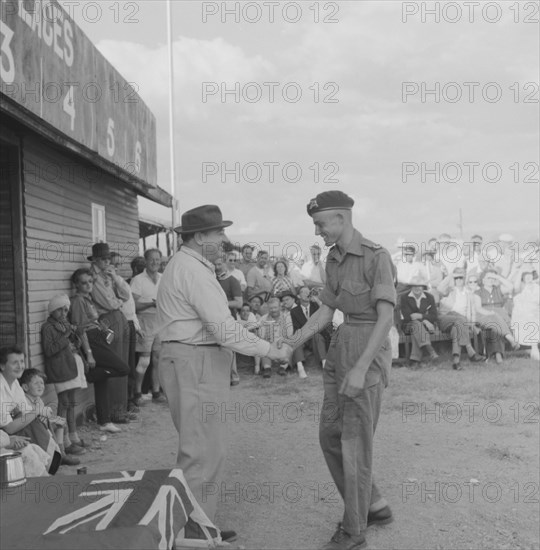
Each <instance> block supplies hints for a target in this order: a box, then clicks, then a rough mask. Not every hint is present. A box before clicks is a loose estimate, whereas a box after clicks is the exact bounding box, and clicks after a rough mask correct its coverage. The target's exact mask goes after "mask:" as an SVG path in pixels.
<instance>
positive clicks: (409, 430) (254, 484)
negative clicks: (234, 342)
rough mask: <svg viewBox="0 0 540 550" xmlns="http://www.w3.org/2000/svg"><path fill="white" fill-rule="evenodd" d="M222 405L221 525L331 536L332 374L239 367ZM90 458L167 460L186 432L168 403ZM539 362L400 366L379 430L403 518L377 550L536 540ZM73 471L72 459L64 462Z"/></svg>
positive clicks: (277, 539) (384, 530) (531, 543)
mask: <svg viewBox="0 0 540 550" xmlns="http://www.w3.org/2000/svg"><path fill="white" fill-rule="evenodd" d="M240 374H241V377H242V381H241V383H240V385H239V386H237V387H234V388H232V391H231V401H230V402H229V403H228V404H219V405H218V409H217V411H216V414H220V415H221V417H222V419H223V421H224V422H223V429H228V430H229V440H230V446H229V454H228V458H227V465H226V474H225V477H224V479H223V480H222V482H221V483H220V484H218V485H217V486H216V487H215V490H216V491H218V494H219V496H220V506H219V510H218V515H217V518H216V523H217V524H218V525H219V526H220V527H222V528H227V529H235V530H236V531H237V532H238V533H239V539H238V542H237V543H236V544H237V545H239V546H243V547H245V548H252V549H295V550H299V549H306V550H307V549H309V550H313V549H314V548H318V547H320V546H322V545H323V544H324V543H325V542H327V541H328V540H329V538H330V536H331V535H332V533H333V531H334V529H335V526H336V524H337V522H338V521H340V519H341V516H342V513H343V505H342V502H341V499H340V498H339V495H338V494H337V492H336V490H335V487H334V485H333V483H332V480H331V478H330V474H329V472H328V470H327V467H326V464H325V462H324V459H323V456H322V453H321V450H320V448H319V442H318V416H319V412H320V408H321V404H322V376H321V372H320V371H316V370H313V369H312V370H311V371H310V372H309V378H308V379H306V380H299V379H298V378H297V377H295V376H292V375H289V376H287V377H279V376H273V377H272V378H271V379H269V380H265V379H262V378H261V377H259V376H257V377H256V376H254V375H252V374H250V373H249V372H248V371H247V370H241V372H240ZM83 432H84V433H85V437H86V439H91V440H92V441H93V444H94V448H93V449H92V450H91V451H90V452H88V454H86V455H84V456H83V457H82V462H83V464H84V465H86V466H87V467H88V471H89V473H90V472H108V471H117V470H125V469H128V470H129V469H159V468H170V467H172V466H174V464H175V458H176V447H177V436H176V432H175V430H174V428H173V425H172V421H171V419H170V415H169V411H168V409H167V405H155V404H152V403H151V402H147V403H146V404H145V405H144V407H143V408H142V411H141V421H140V422H139V423H132V424H129V425H128V426H126V427H125V429H124V431H123V432H122V433H121V434H118V435H112V436H107V439H106V440H105V441H101V440H100V436H101V434H100V433H99V432H97V430H96V429H95V427H93V426H92V425H90V426H88V427H84V428H83ZM538 453H539V432H538V364H537V363H536V364H534V363H533V362H532V361H530V360H528V359H526V358H514V359H512V360H510V361H507V362H506V363H505V364H504V365H502V366H497V365H495V364H491V363H489V364H480V365H478V364H471V365H466V368H465V369H464V370H463V371H459V372H455V371H452V370H451V369H450V368H449V367H448V364H447V363H444V362H443V363H442V364H441V365H438V366H435V367H431V368H428V369H426V370H423V371H411V370H409V369H406V368H394V369H393V372H392V379H391V382H390V386H389V388H388V389H387V390H386V392H385V396H384V401H383V410H382V414H381V418H380V421H379V426H378V430H377V434H376V437H375V471H374V474H375V477H376V479H377V483H378V485H379V487H380V489H381V491H382V493H383V494H384V495H385V497H386V498H387V500H388V501H389V502H390V505H391V507H392V510H393V512H394V515H395V521H394V523H392V524H390V525H387V526H385V527H373V528H370V529H369V530H368V532H367V539H368V544H369V547H370V548H372V549H387V548H403V549H412V548H415V549H420V548H426V549H433V548H440V549H457V548H463V549H466V548H467V549H471V548H474V549H510V548H511V549H538V548H539V532H538V525H539V504H538V498H539V492H538V482H539V460H538ZM69 472H72V473H75V468H65V467H64V468H62V473H69Z"/></svg>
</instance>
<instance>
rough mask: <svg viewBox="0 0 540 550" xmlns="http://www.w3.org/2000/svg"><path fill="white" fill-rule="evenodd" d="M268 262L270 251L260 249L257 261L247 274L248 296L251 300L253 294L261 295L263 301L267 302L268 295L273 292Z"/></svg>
mask: <svg viewBox="0 0 540 550" xmlns="http://www.w3.org/2000/svg"><path fill="white" fill-rule="evenodd" d="M267 264H268V252H266V251H265V250H259V252H258V254H257V263H256V265H254V266H253V267H252V268H251V269H250V270H249V271H248V274H247V277H246V282H247V297H248V299H249V300H251V298H253V296H261V297H262V298H263V302H266V300H267V297H268V296H269V295H270V293H271V292H272V280H271V278H270V276H269V275H268V272H267V270H266V269H265V268H266V265H267Z"/></svg>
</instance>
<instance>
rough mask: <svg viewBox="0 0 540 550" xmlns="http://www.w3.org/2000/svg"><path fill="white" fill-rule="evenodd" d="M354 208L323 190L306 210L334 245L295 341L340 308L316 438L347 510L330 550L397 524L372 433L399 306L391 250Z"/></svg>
mask: <svg viewBox="0 0 540 550" xmlns="http://www.w3.org/2000/svg"><path fill="white" fill-rule="evenodd" d="M353 205H354V200H353V199H352V198H351V197H349V196H348V195H346V194H345V193H343V192H341V191H325V192H323V193H320V194H319V195H317V197H315V198H314V199H312V200H311V201H310V203H309V204H308V206H307V212H308V214H309V215H310V216H311V217H312V218H313V223H314V225H315V235H318V236H321V237H322V238H323V239H324V243H325V245H326V246H332V245H333V246H332V248H331V249H330V252H329V253H328V256H327V260H326V284H325V286H324V289H323V291H322V293H321V294H320V295H319V298H320V300H321V302H322V305H321V306H320V308H319V309H318V310H317V312H315V313H314V314H313V315H311V317H310V318H309V320H308V322H307V323H306V324H305V325H304V326H303V327H302V328H301V329H300V330H299V331H298V332H296V333H295V335H294V337H293V339H291V341H292V342H294V344H293V345H294V346H296V347H299V346H301V345H302V344H303V343H304V342H306V341H307V340H308V339H310V338H312V337H313V335H314V334H316V333H317V332H320V331H321V330H322V329H324V328H325V327H326V326H327V325H328V323H330V322H331V321H332V317H333V315H334V311H335V310H336V309H338V310H341V311H342V312H343V314H344V322H343V324H341V325H340V326H339V328H338V330H337V331H336V333H335V334H334V335H333V337H332V341H331V344H330V349H329V350H328V355H327V357H326V365H325V368H324V370H323V381H324V401H323V407H322V411H321V418H320V429H319V437H320V442H321V448H322V451H323V454H324V457H325V459H326V463H327V465H328V468H329V470H330V473H331V474H332V477H333V479H334V482H335V484H336V486H337V488H338V490H339V492H340V494H341V496H342V498H343V500H344V503H345V513H344V516H343V521H342V522H341V523H340V524H339V526H338V529H337V531H336V532H335V534H334V536H333V537H332V539H331V541H330V542H329V543H328V544H327V545H326V546H325V547H324V548H325V550H353V549H354V550H359V549H360V548H365V546H366V539H365V530H366V528H367V526H369V525H373V524H384V523H389V522H390V521H392V512H391V511H390V508H389V507H388V504H387V502H386V500H385V499H384V498H383V497H382V496H381V494H380V493H379V491H378V489H377V487H376V485H375V483H374V482H373V479H372V467H373V434H374V432H375V428H376V427H377V420H378V418H379V412H380V408H381V399H382V393H383V390H384V388H385V386H387V385H388V376H389V374H390V367H391V362H392V349H391V345H390V339H389V337H388V333H389V330H390V327H391V326H392V319H393V310H394V306H395V303H396V292H395V288H394V272H395V268H394V266H393V264H392V260H391V258H390V254H389V253H388V251H387V250H385V249H384V248H382V247H381V246H380V245H378V244H375V243H374V242H372V241H369V240H367V239H365V238H364V237H363V236H362V235H361V234H360V233H359V232H358V231H357V230H356V229H355V228H354V226H353V224H352V207H353Z"/></svg>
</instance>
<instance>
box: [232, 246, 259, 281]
mask: <svg viewBox="0 0 540 550" xmlns="http://www.w3.org/2000/svg"><path fill="white" fill-rule="evenodd" d="M254 265H255V260H254V259H253V247H252V246H251V245H250V244H245V245H244V246H243V247H242V258H241V260H240V261H239V262H238V263H237V266H236V267H237V268H238V269H239V270H240V271H241V272H242V273H243V274H244V277H246V279H247V274H248V273H249V270H250V269H251V268H252V267H253V266H254ZM246 284H247V281H246Z"/></svg>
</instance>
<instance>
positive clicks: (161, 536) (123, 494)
mask: <svg viewBox="0 0 540 550" xmlns="http://www.w3.org/2000/svg"><path fill="white" fill-rule="evenodd" d="M0 526H1V531H0V547H1V548H2V550H10V549H21V550H23V549H24V550H31V549H34V548H35V549H40V550H64V549H65V550H67V549H69V550H73V549H77V550H90V549H94V548H96V549H97V548H100V549H102V548H105V549H127V548H129V549H134V550H148V549H151V548H156V549H160V550H166V549H170V548H173V546H181V545H182V540H183V541H184V544H185V545H186V546H187V545H188V539H189V537H190V535H188V536H187V538H184V535H185V533H186V532H188V533H194V532H198V533H199V535H198V536H199V537H202V538H203V539H204V538H205V537H206V539H207V540H208V541H211V540H212V539H216V538H217V537H219V530H218V529H217V528H216V527H215V526H214V525H213V524H212V522H211V521H210V520H209V519H208V517H207V516H206V515H205V514H204V512H203V511H202V509H201V508H200V506H199V505H198V503H197V502H196V500H195V499H194V497H193V495H192V493H191V491H190V490H189V488H188V486H187V483H186V480H185V478H184V475H183V473H182V470H180V469H173V470H137V471H123V472H113V473H105V474H92V475H78V476H52V477H34V478H28V480H27V482H26V484H25V485H21V486H20V487H14V488H9V489H2V490H1V491H0ZM177 538H178V540H177V541H176V545H175V540H176V539H177Z"/></svg>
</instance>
